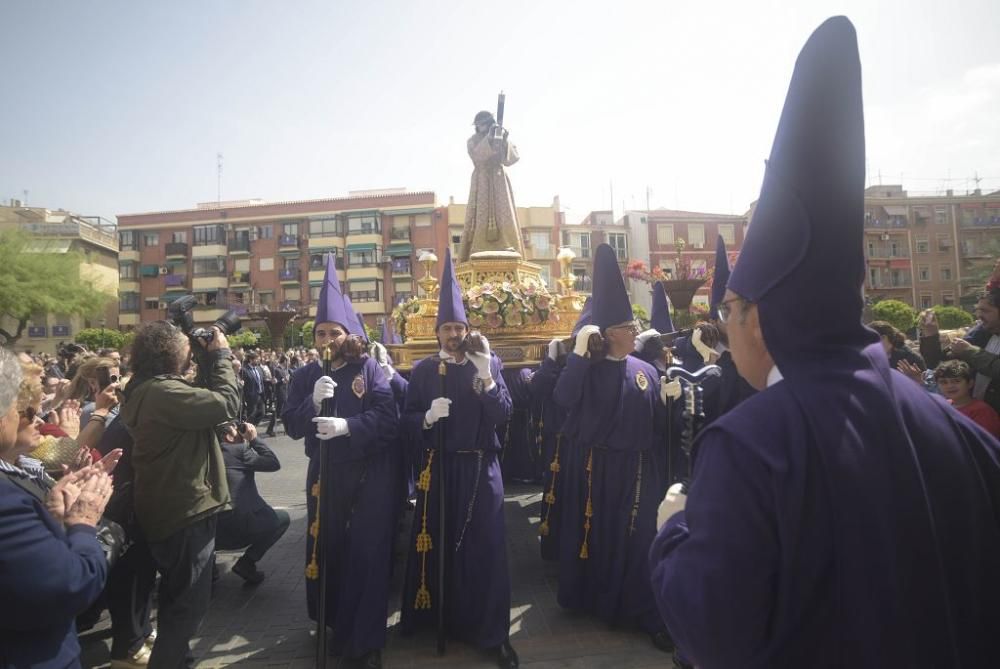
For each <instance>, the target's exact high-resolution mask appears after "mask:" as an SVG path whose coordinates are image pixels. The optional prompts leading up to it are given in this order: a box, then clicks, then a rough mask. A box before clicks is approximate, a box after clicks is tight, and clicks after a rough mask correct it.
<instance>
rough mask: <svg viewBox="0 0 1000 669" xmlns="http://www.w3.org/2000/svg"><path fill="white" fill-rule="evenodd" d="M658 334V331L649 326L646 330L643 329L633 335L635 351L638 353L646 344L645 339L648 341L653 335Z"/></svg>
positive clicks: (656, 335)
mask: <svg viewBox="0 0 1000 669" xmlns="http://www.w3.org/2000/svg"><path fill="white" fill-rule="evenodd" d="M659 336H660V333H659V332H657V331H656V330H654V329H653V328H650V329H648V330H643V331H642V332H640V333H639V334H638V335H636V337H635V352H636V353H640V352H641V351H642V349H643V347H644V346H645V345H646V342H647V341H649V340H650V339H652V338H653V337H659Z"/></svg>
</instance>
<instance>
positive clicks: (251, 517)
mask: <svg viewBox="0 0 1000 669" xmlns="http://www.w3.org/2000/svg"><path fill="white" fill-rule="evenodd" d="M241 427H243V428H244V431H243V432H238V431H237V427H236V425H234V424H229V425H226V427H225V431H224V434H223V438H222V457H223V458H224V459H225V462H226V480H227V481H228V483H229V491H230V493H231V494H232V496H233V510H232V511H227V512H225V513H223V514H222V515H221V516H219V527H218V531H217V532H216V535H215V549H216V550H220V551H225V550H238V549H240V548H246V552H244V553H243V556H242V557H240V559H239V560H237V561H236V563H235V564H234V565H233V572H234V573H235V574H236V575H238V576H239V577H240V578H242V579H243V580H244V581H246V582H247V583H249V584H251V585H257V584H258V583H260V582H261V581H263V580H264V573H263V572H261V571H259V570H258V569H257V563H258V562H260V561H261V560H262V559H263V557H264V553H266V552H267V551H268V549H270V548H271V546H273V545H274V544H276V543H278V540H279V539H281V537H282V535H284V534H285V531H286V530H287V529H288V524H289V522H290V521H291V518H290V517H289V515H288V513H287V512H286V511H282V510H275V509H274V508H272V507H271V506H270V505H269V504H268V503H267V502H265V501H264V498H262V497H261V496H260V492H258V491H257V481H256V480H255V479H254V472H276V471H278V470H279V469H281V463H280V462H278V456H276V455H275V454H274V451H272V450H271V449H270V448H268V447H267V446H265V445H264V442H262V441H260V440H259V439H258V438H257V428H255V427H254V426H253V425H250V424H249V423H242V424H241Z"/></svg>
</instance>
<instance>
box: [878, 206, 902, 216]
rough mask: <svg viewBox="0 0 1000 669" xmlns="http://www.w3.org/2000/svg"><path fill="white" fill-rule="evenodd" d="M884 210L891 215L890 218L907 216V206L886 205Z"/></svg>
mask: <svg viewBox="0 0 1000 669" xmlns="http://www.w3.org/2000/svg"><path fill="white" fill-rule="evenodd" d="M882 208H883V209H885V213H887V214H889V215H890V216H903V217H905V216H906V207H905V206H900V205H896V204H886V205H882Z"/></svg>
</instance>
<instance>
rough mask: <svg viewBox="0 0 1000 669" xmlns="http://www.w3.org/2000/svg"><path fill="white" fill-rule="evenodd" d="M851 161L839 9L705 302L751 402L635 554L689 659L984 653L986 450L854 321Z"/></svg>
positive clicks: (989, 515)
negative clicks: (645, 554) (742, 237)
mask: <svg viewBox="0 0 1000 669" xmlns="http://www.w3.org/2000/svg"><path fill="white" fill-rule="evenodd" d="M864 166H865V142H864V120H863V115H862V103H861V65H860V62H859V58H858V49H857V40H856V36H855V32H854V27H853V26H852V25H851V23H850V22H849V21H848V20H847V19H845V18H843V17H837V18H832V19H829V20H828V21H826V22H825V23H824V24H823V25H822V26H820V27H819V29H818V30H816V32H815V33H814V34H813V35H812V37H810V39H809V41H808V42H807V43H806V45H805V47H804V48H803V50H802V52H801V54H800V55H799V58H798V61H797V63H796V66H795V71H794V73H793V75H792V81H791V85H790V87H789V90H788V96H787V99H786V102H785V107H784V111H783V113H782V116H781V120H780V122H779V125H778V131H777V134H776V136H775V140H774V145H773V148H772V150H771V157H770V160H769V161H768V164H767V171H766V175H765V177H764V184H763V187H762V190H761V194H760V200H759V204H758V206H757V210H756V213H755V215H754V219H753V223H752V224H751V225H750V228H749V232H748V235H747V239H746V243H745V245H744V247H743V251H742V253H741V254H740V259H739V262H738V263H737V264H736V267H735V268H734V269H733V273H732V276H731V277H730V280H729V285H728V290H727V292H726V296H725V299H724V300H722V301H721V302H720V304H719V305H718V310H719V317H720V320H722V321H725V322H726V324H727V328H728V334H729V343H730V349H731V350H732V355H733V359H734V361H735V363H736V366H737V367H738V368H739V372H740V374H741V375H742V376H743V377H744V378H745V379H746V380H747V381H748V382H749V383H751V385H753V386H754V387H755V388H757V389H758V390H759V391H760V392H759V393H757V394H756V395H754V396H753V397H751V398H749V399H747V400H746V401H744V402H742V403H740V404H739V405H737V406H736V407H735V408H733V409H732V410H731V411H729V412H728V413H726V414H724V415H722V416H721V417H719V418H718V419H717V420H716V421H714V422H713V423H712V424H711V425H709V426H708V427H707V428H706V429H705V430H704V431H703V432H702V433H701V434H700V435H699V438H698V445H697V449H698V455H697V458H696V460H695V465H694V477H693V479H692V482H691V485H690V490H689V493H688V496H687V498H686V508H685V496H684V495H683V494H682V493H679V492H678V490H677V489H676V487H674V488H672V489H671V491H670V492H669V493H668V495H667V498H666V499H665V500H664V503H663V504H662V505H661V509H660V514H659V515H660V518H661V519H662V518H666V517H669V520H667V521H666V522H665V523H664V524H662V525H661V528H660V531H659V534H658V536H657V537H656V540H655V541H654V543H653V547H652V550H651V553H650V562H651V565H652V571H653V577H652V578H653V585H654V589H655V592H656V597H657V604H658V606H659V610H660V613H661V614H662V615H663V618H664V620H665V621H666V623H667V627H668V629H669V630H670V633H671V635H672V636H673V638H674V640H675V641H676V643H677V646H678V648H679V649H680V650H682V651H683V652H684V654H685V655H686V656H687V657H688V658H689V659H690V660H691V661H692V663H693V664H694V665H696V666H698V667H700V668H701V669H713V668H715V667H740V668H741V669H750V668H753V667H810V668H813V669H815V668H818V667H872V668H875V667H879V668H882V667H908V668H912V667H949V668H956V667H988V666H996V663H997V661H996V657H995V655H996V649H995V647H996V639H997V630H998V629H1000V606H998V602H1000V570H998V569H997V564H998V562H1000V522H998V515H1000V445H998V442H997V441H996V440H995V439H994V438H993V437H992V436H990V435H989V434H987V433H986V432H985V431H983V430H982V429H981V428H979V427H978V426H976V425H975V424H973V423H972V422H971V421H969V420H967V419H966V418H965V417H964V416H961V415H959V414H957V412H955V411H952V410H951V409H950V408H949V407H947V406H946V405H945V404H944V403H943V402H942V401H941V400H940V398H937V397H933V396H931V395H928V394H927V393H926V392H925V391H924V390H923V389H922V388H920V387H919V386H918V385H917V384H915V383H913V382H912V381H910V380H909V379H907V378H906V377H904V376H903V375H902V374H900V373H899V372H897V371H895V370H892V369H890V368H889V362H888V359H887V357H886V355H885V351H884V350H883V348H882V345H881V344H880V343H879V339H878V336H877V335H876V334H875V333H874V332H872V331H871V330H868V329H866V328H865V327H864V326H863V325H862V324H861V310H862V299H861V284H862V280H863V277H864V271H865V264H864V257H863V254H862V239H863V227H862V226H863V221H864V196H863V191H864V176H865V169H864ZM680 509H683V510H680Z"/></svg>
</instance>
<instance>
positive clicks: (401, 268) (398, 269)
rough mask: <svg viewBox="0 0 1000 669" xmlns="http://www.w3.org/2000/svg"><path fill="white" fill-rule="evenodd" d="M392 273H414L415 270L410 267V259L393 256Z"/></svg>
mask: <svg viewBox="0 0 1000 669" xmlns="http://www.w3.org/2000/svg"><path fill="white" fill-rule="evenodd" d="M392 273H393V274H412V273H413V270H412V269H411V268H410V259H409V258H408V257H407V258H393V259H392Z"/></svg>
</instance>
